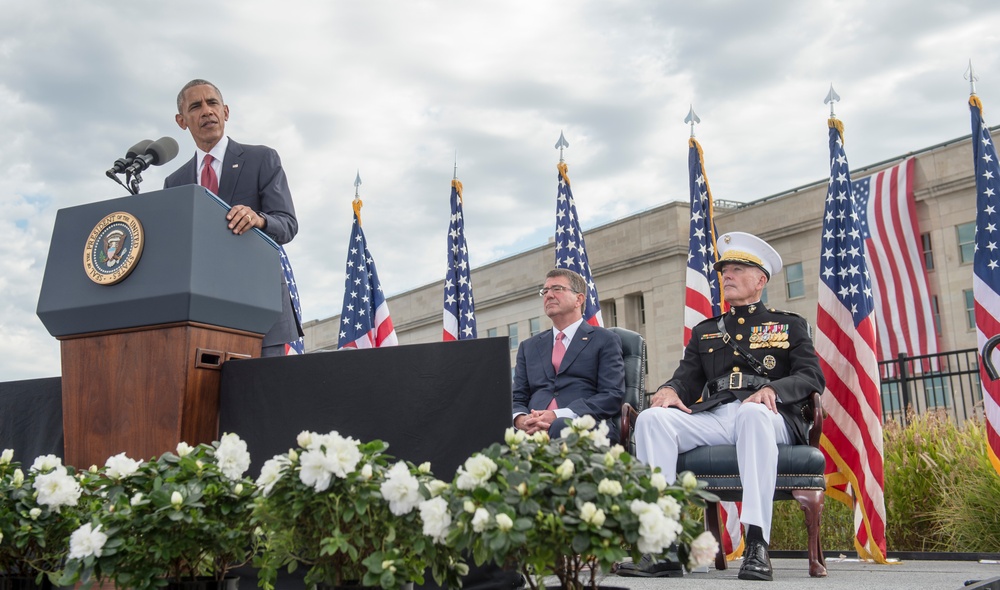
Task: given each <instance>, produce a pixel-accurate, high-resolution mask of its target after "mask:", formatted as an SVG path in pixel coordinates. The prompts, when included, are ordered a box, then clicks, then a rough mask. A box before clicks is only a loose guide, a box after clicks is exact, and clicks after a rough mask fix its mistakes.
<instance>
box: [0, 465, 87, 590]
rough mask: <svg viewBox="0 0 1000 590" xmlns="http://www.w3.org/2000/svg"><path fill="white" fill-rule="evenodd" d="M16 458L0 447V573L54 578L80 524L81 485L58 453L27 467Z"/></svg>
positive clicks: (37, 581)
mask: <svg viewBox="0 0 1000 590" xmlns="http://www.w3.org/2000/svg"><path fill="white" fill-rule="evenodd" d="M13 458H14V451H13V450H12V449H5V450H4V451H3V452H2V453H0V575H3V576H25V577H34V578H36V583H41V582H42V580H43V579H44V578H45V577H46V576H48V577H49V579H50V580H52V581H54V580H56V579H57V577H58V576H57V572H58V571H59V570H60V569H61V568H62V564H63V559H64V558H65V557H66V554H67V552H68V550H69V549H68V545H67V543H66V539H67V538H68V537H69V535H70V533H71V532H72V531H73V530H75V529H76V528H77V527H78V526H79V524H80V518H81V511H80V504H81V497H82V495H83V486H81V484H80V478H79V477H78V476H77V475H76V474H75V473H74V472H73V469H72V468H71V467H66V466H64V465H63V464H62V461H61V460H60V459H59V458H58V457H56V456H54V455H43V456H41V457H38V458H36V459H35V461H34V462H33V463H32V465H31V467H29V468H28V470H27V472H25V470H24V469H23V468H22V467H21V464H20V463H19V462H16V461H14V460H13Z"/></svg>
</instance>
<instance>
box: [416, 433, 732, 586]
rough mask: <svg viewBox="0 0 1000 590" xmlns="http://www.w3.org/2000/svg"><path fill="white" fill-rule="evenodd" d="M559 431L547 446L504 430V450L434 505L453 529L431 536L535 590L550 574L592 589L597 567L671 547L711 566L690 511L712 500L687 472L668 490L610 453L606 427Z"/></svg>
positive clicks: (711, 547) (691, 561)
mask: <svg viewBox="0 0 1000 590" xmlns="http://www.w3.org/2000/svg"><path fill="white" fill-rule="evenodd" d="M561 434H562V436H561V437H560V438H558V439H555V440H549V437H548V435H547V434H546V433H544V432H541V433H536V434H534V435H532V436H527V435H526V434H525V433H524V432H522V431H519V430H514V429H509V430H508V431H507V433H506V435H505V441H506V445H501V444H494V445H492V446H490V447H489V448H487V449H485V450H484V451H482V452H481V453H477V454H476V455H474V456H472V457H470V458H469V459H468V460H467V461H466V462H465V465H464V466H463V467H460V468H459V470H458V472H457V473H456V475H455V480H454V485H453V486H450V487H449V488H447V490H446V491H445V492H444V494H443V496H442V497H441V498H440V501H441V502H442V503H444V502H447V503H448V505H449V509H450V513H451V515H452V516H453V522H450V523H447V525H445V524H444V523H442V526H441V530H435V531H429V532H428V534H431V533H433V534H434V538H435V540H437V541H442V540H446V541H447V542H448V543H449V544H450V545H452V546H453V547H455V548H457V549H460V550H463V551H469V552H471V553H472V555H473V557H474V559H475V562H476V563H477V564H482V563H483V562H486V561H488V560H492V561H494V562H495V563H497V564H499V565H501V566H503V567H508V568H511V567H518V568H520V569H521V571H522V573H524V574H525V577H526V578H527V579H528V581H529V584H530V586H531V587H532V588H538V587H539V580H541V579H542V578H543V577H545V576H548V575H552V576H556V577H557V578H558V579H559V583H560V587H561V588H564V589H567V590H569V589H574V590H576V589H581V588H597V578H596V574H597V571H598V567H600V568H602V569H603V570H604V571H608V570H609V569H610V567H611V565H612V564H613V563H614V562H615V561H620V560H621V559H622V558H623V557H625V556H626V555H629V554H631V555H632V557H633V558H636V559H637V558H638V557H639V554H640V553H652V554H662V553H664V552H665V551H666V550H667V549H668V548H671V547H672V546H674V545H676V547H677V550H678V554H679V557H680V559H681V561H682V563H685V564H687V565H688V567H689V568H694V567H697V566H699V565H704V564H706V563H710V562H711V560H712V559H713V558H714V556H715V552H716V549H717V544H716V542H715V539H714V538H713V537H712V535H711V534H710V533H707V532H702V525H701V523H700V521H699V520H697V518H696V517H695V514H694V513H695V512H696V511H695V510H694V508H695V507H702V508H704V505H705V500H706V499H714V496H713V495H712V494H710V493H708V492H706V491H704V489H703V487H704V484H699V483H698V482H697V481H696V480H695V479H694V477H693V476H692V475H691V474H690V473H686V474H682V475H681V477H679V478H678V482H680V485H673V486H671V485H667V481H666V479H665V478H664V476H663V475H662V474H661V473H659V471H653V470H651V469H650V468H649V467H648V466H646V465H643V464H642V463H640V462H639V461H636V460H634V459H633V458H632V457H631V456H630V455H629V454H628V453H626V452H625V450H624V449H623V448H622V447H621V446H620V445H615V446H611V444H610V442H609V440H608V437H607V428H606V426H605V425H603V424H602V425H601V426H600V427H597V428H595V422H594V420H593V418H591V417H589V416H584V417H581V418H577V419H575V420H574V421H573V422H572V426H571V427H570V428H567V429H566V430H564V431H563V432H562V433H561ZM699 533H701V534H700V535H699ZM532 574H535V575H536V576H537V578H536V577H535V576H533V575H532Z"/></svg>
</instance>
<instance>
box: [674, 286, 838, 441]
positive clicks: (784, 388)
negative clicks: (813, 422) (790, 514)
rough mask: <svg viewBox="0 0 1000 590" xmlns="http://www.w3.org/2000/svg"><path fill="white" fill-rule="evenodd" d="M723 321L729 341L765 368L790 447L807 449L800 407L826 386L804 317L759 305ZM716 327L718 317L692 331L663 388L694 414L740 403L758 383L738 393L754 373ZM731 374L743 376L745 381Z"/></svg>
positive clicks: (744, 308) (733, 312)
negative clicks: (718, 381)
mask: <svg viewBox="0 0 1000 590" xmlns="http://www.w3.org/2000/svg"><path fill="white" fill-rule="evenodd" d="M722 317H725V320H724V321H725V327H726V331H727V332H728V333H729V336H730V337H731V338H732V339H733V341H734V342H735V343H736V344H738V345H739V346H740V348H742V349H743V350H744V351H745V352H746V353H747V354H750V355H751V356H753V357H754V358H756V359H757V360H758V361H760V363H761V364H762V365H763V367H764V372H765V373H766V377H767V378H768V379H770V382H769V383H767V385H769V386H770V387H771V388H772V389H774V391H775V392H776V393H777V396H778V412H779V413H780V414H781V415H782V417H783V418H784V419H785V422H786V423H787V424H788V426H789V429H790V430H791V432H792V437H793V439H794V441H795V442H796V443H797V444H808V429H809V425H808V422H807V419H806V417H805V416H803V414H802V406H803V405H804V404H805V402H806V401H807V400H808V399H809V395H810V394H811V393H812V392H814V391H816V392H819V393H820V394H822V393H823V387H824V383H825V381H824V379H823V371H822V370H821V369H820V367H819V360H818V359H817V358H816V352H815V351H814V350H813V343H812V338H811V337H810V334H809V324H808V323H807V322H806V320H805V319H804V318H803V317H802V316H799V315H797V314H794V313H792V312H790V311H779V310H774V309H768V308H767V307H765V306H764V305H762V304H760V303H756V304H753V305H744V306H739V307H733V308H732V309H730V311H729V313H727V314H725V315H724V316H722ZM718 321H719V317H714V318H711V319H708V320H705V321H703V322H701V323H700V324H698V325H697V326H695V327H694V330H692V332H691V340H690V341H688V345H687V347H686V348H685V349H684V358H683V359H682V360H681V364H680V366H679V367H677V370H676V371H675V372H674V375H673V377H671V378H670V380H669V381H667V382H666V383H664V384H663V386H669V387H672V388H673V389H674V391H676V392H677V395H678V396H680V398H681V401H683V402H684V405H686V406H688V407H689V408H691V411H692V412H703V411H705V410H709V409H711V408H714V407H716V406H718V405H720V404H724V403H729V402H732V401H736V400H744V399H746V398H747V397H750V396H751V395H753V393H754V392H756V391H757V389H760V383H755V384H750V385H749V386H747V385H748V384H747V383H743V385H744V386H743V387H742V388H741V387H739V386H740V385H741V381H743V382H747V381H751V379H749V378H748V377H749V376H753V375H758V373H757V372H756V371H754V369H753V368H752V367H751V366H750V364H748V363H747V361H746V359H745V358H744V357H743V355H741V354H739V353H738V352H736V351H735V350H733V348H732V347H731V346H729V345H728V344H726V343H725V341H724V340H723V335H722V332H721V331H720V330H719V326H718ZM734 373H743V378H742V379H741V378H740V376H739V375H734ZM720 377H721V378H724V379H723V381H724V385H723V387H722V388H721V389H718V390H717V389H716V385H711V386H709V384H710V383H711V382H712V381H713V380H716V379H719V378H720ZM730 386H733V388H732V389H731V388H730ZM661 387H662V386H661ZM699 400H700V401H699ZM810 418H811V417H810Z"/></svg>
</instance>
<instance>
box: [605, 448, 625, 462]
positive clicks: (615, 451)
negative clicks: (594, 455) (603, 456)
mask: <svg viewBox="0 0 1000 590" xmlns="http://www.w3.org/2000/svg"><path fill="white" fill-rule="evenodd" d="M624 452H625V447H623V446H621V445H614V446H613V447H611V448H610V449H608V454H610V455H611V456H612V457H614V458H615V459H617V458H618V457H621V456H622V453H624Z"/></svg>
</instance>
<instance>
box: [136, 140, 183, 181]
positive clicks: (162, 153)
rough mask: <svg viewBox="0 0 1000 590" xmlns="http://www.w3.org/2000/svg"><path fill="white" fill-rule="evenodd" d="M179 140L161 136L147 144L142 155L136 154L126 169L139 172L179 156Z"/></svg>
mask: <svg viewBox="0 0 1000 590" xmlns="http://www.w3.org/2000/svg"><path fill="white" fill-rule="evenodd" d="M179 149H180V148H179V147H178V145H177V141H176V140H174V138H173V137H161V138H160V139H157V140H156V141H154V142H153V143H151V144H149V145H148V146H146V150H145V151H144V152H143V154H142V155H141V156H136V157H135V160H134V161H133V162H132V164H131V165H130V166H129V167H128V168H126V169H125V172H126V173H128V174H138V173H140V172H142V171H143V170H145V169H146V168H149V167H150V166H160V165H162V164H166V163H167V162H169V161H170V160H173V159H174V158H175V157H177V152H178V151H179Z"/></svg>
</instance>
